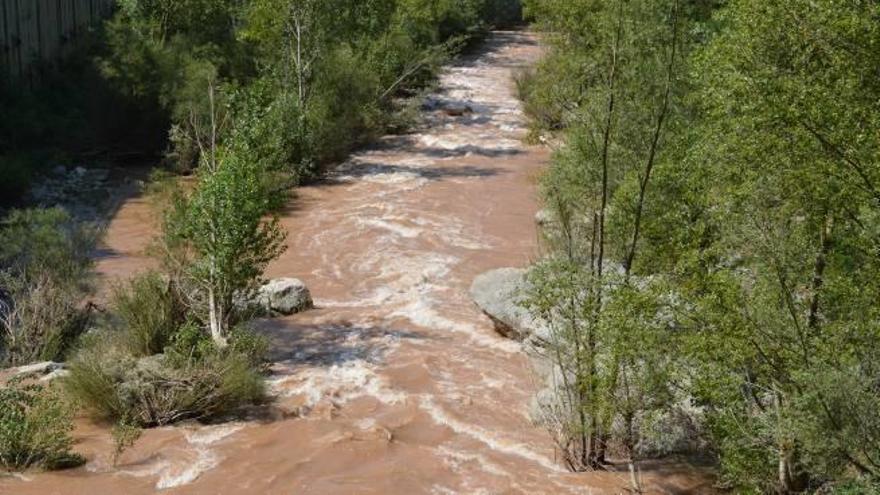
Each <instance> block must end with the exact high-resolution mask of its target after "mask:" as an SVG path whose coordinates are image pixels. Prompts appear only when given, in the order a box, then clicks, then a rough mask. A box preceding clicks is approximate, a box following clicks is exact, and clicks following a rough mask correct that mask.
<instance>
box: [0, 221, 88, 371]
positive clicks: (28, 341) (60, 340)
mask: <svg viewBox="0 0 880 495" xmlns="http://www.w3.org/2000/svg"><path fill="white" fill-rule="evenodd" d="M94 242H95V232H94V231H93V230H92V229H90V228H87V227H85V226H83V225H81V224H78V223H77V222H75V221H74V220H73V219H71V218H70V216H69V215H68V214H67V213H66V212H65V211H64V210H62V209H60V208H51V209H30V210H13V211H12V212H11V213H10V214H9V216H8V217H7V218H6V219H5V220H4V222H3V224H2V225H0V363H2V364H5V365H22V364H27V363H31V362H34V361H37V360H58V359H62V358H63V357H64V355H65V353H66V352H67V350H68V349H69V348H70V347H71V346H72V345H73V343H74V342H75V340H76V338H77V337H78V336H79V335H80V334H81V333H82V332H83V331H84V330H85V328H86V325H87V324H88V321H89V308H88V307H84V306H83V304H82V298H83V296H84V295H85V294H86V293H87V291H88V290H89V289H90V284H89V277H90V272H89V269H90V267H91V265H92V260H91V258H90V256H89V254H90V252H91V249H92V247H93V246H94Z"/></svg>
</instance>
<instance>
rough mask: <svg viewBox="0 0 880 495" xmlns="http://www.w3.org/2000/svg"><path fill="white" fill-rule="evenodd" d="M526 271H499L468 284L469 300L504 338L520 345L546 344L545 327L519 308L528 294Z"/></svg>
mask: <svg viewBox="0 0 880 495" xmlns="http://www.w3.org/2000/svg"><path fill="white" fill-rule="evenodd" d="M527 273H528V271H527V270H525V269H522V268H499V269H497V270H491V271H488V272H485V273H483V274H481V275H479V276H477V278H475V279H474V281H473V283H472V284H471V291H470V292H471V298H473V300H474V302H475V303H476V304H477V306H478V307H479V308H480V309H481V310H482V311H483V313H485V314H486V316H488V317H489V318H490V319H491V320H492V322H493V323H494V324H495V330H496V331H498V333H500V334H501V335H504V336H505V337H508V338H511V339H515V340H518V341H521V342H528V343H541V342H542V341H546V340H547V335H548V328H547V325H546V324H545V323H544V322H543V321H541V320H540V319H538V318H535V317H533V316H532V315H531V313H529V311H528V310H526V309H525V308H524V307H523V306H522V300H523V298H524V297H525V295H526V293H527V292H528V288H529V283H528V280H527V278H526V274H527Z"/></svg>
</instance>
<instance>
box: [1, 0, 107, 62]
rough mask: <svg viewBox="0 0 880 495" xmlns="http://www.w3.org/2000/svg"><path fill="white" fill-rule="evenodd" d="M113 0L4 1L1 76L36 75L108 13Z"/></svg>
mask: <svg viewBox="0 0 880 495" xmlns="http://www.w3.org/2000/svg"><path fill="white" fill-rule="evenodd" d="M112 7H113V0H0V76H3V75H4V74H5V75H6V76H12V77H13V78H21V77H26V78H28V79H33V78H34V73H33V72H34V68H35V67H36V66H38V65H42V64H37V62H40V61H42V62H49V63H51V62H54V61H56V60H58V58H59V57H60V56H62V55H64V53H65V52H67V51H69V50H70V49H71V48H72V47H73V46H74V45H75V42H76V40H77V39H78V38H81V37H82V35H83V34H84V33H85V32H87V31H88V29H89V27H90V26H93V25H94V24H95V23H97V22H98V21H99V20H100V19H102V18H104V17H105V16H106V15H108V14H109V13H110V11H111V9H112Z"/></svg>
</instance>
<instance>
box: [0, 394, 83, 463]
mask: <svg viewBox="0 0 880 495" xmlns="http://www.w3.org/2000/svg"><path fill="white" fill-rule="evenodd" d="M8 385H9V386H8V387H6V388H0V466H3V467H5V468H7V469H16V470H17V469H27V468H31V467H39V468H45V469H61V468H66V467H73V466H77V465H80V464H82V463H83V462H85V460H84V459H83V458H82V457H81V456H79V455H77V454H75V453H73V452H71V450H70V447H71V444H72V439H71V437H70V432H71V430H72V429H73V424H72V422H71V420H72V416H73V411H72V408H71V407H70V405H69V404H68V403H67V402H65V401H64V400H62V398H61V396H60V395H59V394H58V393H57V390H55V389H54V388H53V387H43V386H39V385H22V384H20V383H18V382H13V383H10V384H8Z"/></svg>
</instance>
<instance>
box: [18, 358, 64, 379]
mask: <svg viewBox="0 0 880 495" xmlns="http://www.w3.org/2000/svg"><path fill="white" fill-rule="evenodd" d="M61 369H64V363H56V362H54V361H44V362H42V363H34V364H28V365H25V366H19V367H18V368H15V369H13V371H12V373H13V374H14V375H16V376H19V375H48V374H50V373H53V372H55V371H58V370H61Z"/></svg>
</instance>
